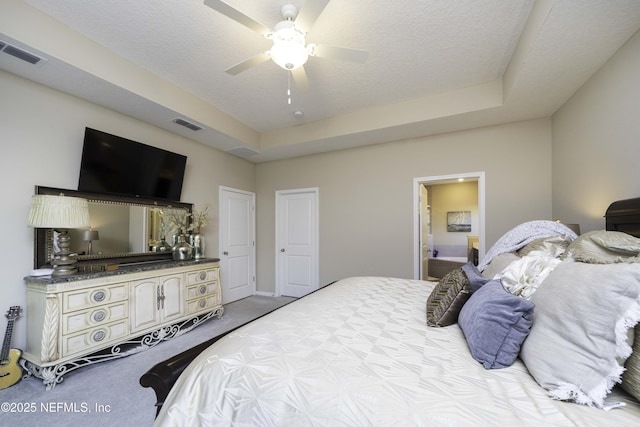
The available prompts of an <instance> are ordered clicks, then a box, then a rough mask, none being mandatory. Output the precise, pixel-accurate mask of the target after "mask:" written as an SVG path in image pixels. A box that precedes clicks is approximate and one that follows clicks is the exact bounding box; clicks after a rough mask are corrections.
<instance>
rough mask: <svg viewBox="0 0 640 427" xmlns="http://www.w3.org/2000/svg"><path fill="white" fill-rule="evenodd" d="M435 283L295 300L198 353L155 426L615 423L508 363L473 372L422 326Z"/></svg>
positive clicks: (635, 420)
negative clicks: (556, 394) (558, 396)
mask: <svg viewBox="0 0 640 427" xmlns="http://www.w3.org/2000/svg"><path fill="white" fill-rule="evenodd" d="M434 285H435V283H432V282H424V281H419V280H405V279H395V278H386V277H354V278H348V279H344V280H341V281H339V282H337V283H335V284H333V285H331V286H328V287H326V288H323V289H321V290H320V291H317V292H315V293H314V294H311V295H308V296H307V297H305V298H302V299H301V300H298V301H295V302H293V303H291V304H289V305H287V306H285V307H283V308H281V309H279V310H277V311H275V312H273V313H271V314H269V315H267V316H265V317H263V318H262V319H260V320H259V321H256V322H253V323H251V324H249V325H247V326H245V327H243V328H241V329H238V330H237V331H236V332H234V333H232V334H230V335H228V336H227V337H225V338H223V339H221V340H220V341H218V342H217V343H215V344H214V345H212V346H211V347H209V348H208V349H207V350H205V351H204V352H203V353H202V354H201V355H200V356H199V357H198V358H197V359H196V360H195V361H194V362H193V363H192V364H191V365H190V366H189V367H188V368H187V370H186V371H185V372H184V373H183V375H182V376H181V377H180V378H179V380H178V382H177V383H176V384H175V386H174V387H173V389H172V391H171V393H170V395H169V397H168V399H167V400H166V402H165V403H164V405H163V408H162V411H161V412H160V414H159V416H158V418H157V419H156V425H158V426H187V425H188V426H197V425H203V426H224V425H235V426H307V425H317V426H337V425H339V426H394V427H395V426H409V425H411V426H414V425H415V426H479V425H480V426H514V425H522V426H541V425H553V426H575V425H583V426H612V425H616V426H627V425H638V424H640V404H638V403H637V402H636V401H635V400H633V399H631V398H628V397H627V396H626V395H624V394H622V393H619V392H618V391H615V390H614V396H612V398H613V399H615V400H619V401H623V402H625V403H626V406H625V407H622V408H616V409H613V410H611V411H604V410H602V409H597V408H592V407H587V406H582V405H577V404H575V403H568V402H562V401H558V400H553V399H551V398H550V397H548V396H547V393H546V391H545V390H544V389H543V388H542V387H540V386H539V385H538V384H537V383H536V382H535V381H534V380H533V378H532V377H531V376H530V375H529V373H528V372H527V369H526V368H525V366H524V365H523V364H522V363H521V362H520V360H517V361H516V363H515V364H514V365H512V366H511V367H508V368H504V369H493V370H485V369H484V368H483V367H482V365H481V364H479V363H478V362H476V361H475V360H474V359H473V358H472V357H471V354H470V352H469V349H468V346H467V343H466V341H465V339H464V336H463V334H462V332H461V330H460V328H459V327H458V326H457V325H452V326H448V327H444V328H432V327H428V326H427V324H426V321H425V301H426V299H427V297H428V295H429V293H430V292H431V290H432V289H433V287H434Z"/></svg>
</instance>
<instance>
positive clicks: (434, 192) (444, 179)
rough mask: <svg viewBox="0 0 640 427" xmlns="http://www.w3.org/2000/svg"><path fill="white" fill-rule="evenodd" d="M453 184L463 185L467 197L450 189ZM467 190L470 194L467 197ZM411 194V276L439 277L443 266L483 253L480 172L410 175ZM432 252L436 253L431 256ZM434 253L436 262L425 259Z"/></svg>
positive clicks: (481, 180) (483, 194) (458, 263)
mask: <svg viewBox="0 0 640 427" xmlns="http://www.w3.org/2000/svg"><path fill="white" fill-rule="evenodd" d="M455 184H464V185H465V186H467V187H466V188H467V192H466V193H467V196H459V194H463V193H462V191H463V190H462V187H460V191H454V189H455V187H454V185H455ZM447 186H449V187H447ZM469 191H473V193H472V194H473V195H474V196H473V197H471V200H470V199H469V197H470V196H468V194H469ZM430 193H431V194H430ZM442 194H447V196H446V197H442ZM413 195H414V205H413V217H414V227H413V229H414V232H413V235H414V278H415V279H424V280H426V279H432V280H433V279H437V278H438V277H436V276H442V275H443V274H444V273H445V272H446V271H447V269H454V268H457V266H459V265H462V264H463V263H464V262H467V260H472V258H473V256H474V255H475V256H476V257H477V259H482V257H483V256H484V252H485V231H484V227H485V223H484V222H485V200H484V199H485V181H484V172H472V173H463V174H455V175H443V176H429V177H421V178H414V180H413ZM475 195H477V197H476V196H475ZM460 198H464V199H465V200H459V199H460ZM456 199H458V200H456ZM476 199H477V200H476ZM435 251H438V253H437V256H435V257H434V255H436V252H435ZM438 256H439V257H440V259H438V261H437V262H435V261H432V262H429V260H430V259H433V258H435V259H437V258H438ZM445 257H446V258H453V260H450V259H446V258H445ZM429 266H431V267H432V271H431V272H429Z"/></svg>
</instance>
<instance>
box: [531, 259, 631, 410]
mask: <svg viewBox="0 0 640 427" xmlns="http://www.w3.org/2000/svg"><path fill="white" fill-rule="evenodd" d="M531 301H532V302H533V303H535V305H536V310H535V312H534V314H533V327H532V328H531V333H530V334H529V337H528V338H527V340H526V341H525V342H524V344H523V346H522V351H521V353H520V358H521V359H522V361H523V362H524V363H525V365H526V366H527V369H528V370H529V372H530V373H531V375H532V376H533V377H534V378H535V380H536V381H537V382H538V383H539V384H540V385H541V386H542V387H544V388H546V389H547V390H548V391H549V393H550V395H551V396H552V397H554V398H556V399H560V400H572V401H575V402H577V403H581V404H585V405H589V406H596V407H601V408H603V407H607V406H609V405H608V404H605V402H604V399H605V397H606V396H607V395H608V394H609V392H610V391H611V388H612V387H613V385H614V384H615V383H617V382H619V381H620V377H621V375H622V372H623V367H622V363H624V360H625V359H626V358H628V357H629V355H630V354H631V347H630V346H629V344H628V343H627V330H628V329H629V328H630V327H632V326H633V325H635V324H636V323H637V322H638V320H640V263H635V264H627V263H621V264H588V263H583V262H575V261H572V260H566V261H563V262H562V263H560V265H558V266H557V267H556V268H555V270H553V272H551V274H549V276H548V277H547V278H546V279H545V280H544V282H542V284H541V285H540V287H539V288H538V290H537V291H536V293H535V294H533V296H532V297H531Z"/></svg>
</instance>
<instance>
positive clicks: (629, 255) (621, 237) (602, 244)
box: [566, 230, 640, 264]
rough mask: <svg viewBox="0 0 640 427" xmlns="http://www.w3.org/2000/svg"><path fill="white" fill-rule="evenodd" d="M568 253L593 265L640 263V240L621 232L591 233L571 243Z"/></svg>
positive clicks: (598, 231) (603, 231) (575, 258)
mask: <svg viewBox="0 0 640 427" xmlns="http://www.w3.org/2000/svg"><path fill="white" fill-rule="evenodd" d="M566 253H567V254H569V255H570V256H571V257H572V258H573V259H574V260H576V261H582V262H588V263H592V264H611V263H617V262H640V257H639V255H640V239H639V238H637V237H633V236H631V235H629V234H626V233H622V232H620V231H605V230H596V231H590V232H588V233H585V234H583V235H582V236H579V237H578V238H577V239H576V240H574V241H573V242H571V244H570V245H569V247H568V248H567V251H566Z"/></svg>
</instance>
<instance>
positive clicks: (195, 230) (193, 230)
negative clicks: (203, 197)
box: [188, 203, 210, 259]
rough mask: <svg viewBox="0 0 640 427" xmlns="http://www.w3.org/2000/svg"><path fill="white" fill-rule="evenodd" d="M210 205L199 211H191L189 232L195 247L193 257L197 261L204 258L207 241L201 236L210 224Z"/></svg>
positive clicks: (190, 241)
mask: <svg viewBox="0 0 640 427" xmlns="http://www.w3.org/2000/svg"><path fill="white" fill-rule="evenodd" d="M209 221H210V218H209V204H208V203H207V204H206V205H205V206H204V208H202V210H200V211H198V209H196V208H195V207H194V208H193V210H192V211H191V224H190V225H189V227H188V230H189V243H190V244H191V246H193V257H194V258H195V259H200V258H204V249H205V240H204V235H203V234H201V232H202V229H203V228H204V227H205V226H206V225H207V224H209Z"/></svg>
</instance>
